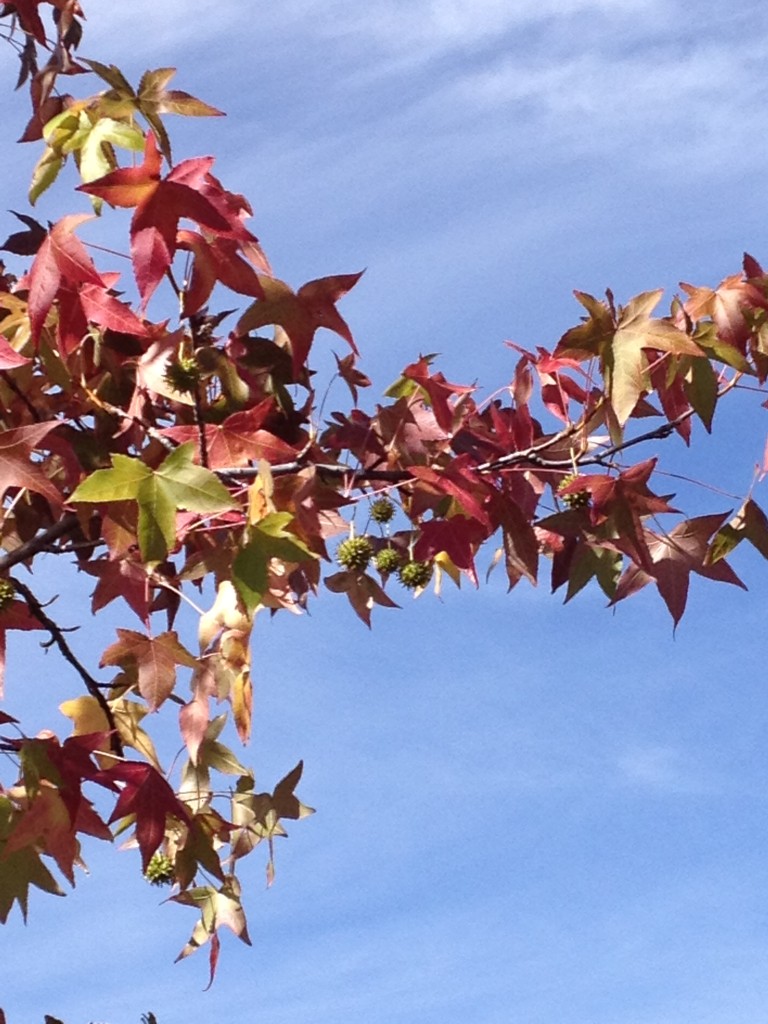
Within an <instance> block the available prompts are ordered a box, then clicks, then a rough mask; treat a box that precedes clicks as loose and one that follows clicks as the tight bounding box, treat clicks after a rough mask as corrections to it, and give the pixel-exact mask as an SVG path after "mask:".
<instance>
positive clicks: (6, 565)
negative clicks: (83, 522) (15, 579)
mask: <svg viewBox="0 0 768 1024" xmlns="http://www.w3.org/2000/svg"><path fill="white" fill-rule="evenodd" d="M79 525H80V520H79V519H78V517H77V516H76V515H75V514H74V512H68V513H67V514H66V515H65V516H62V518H61V519H59V520H58V522H55V523H54V524H53V526H49V527H48V529H47V530H43V531H42V533H38V534H36V535H35V536H34V537H31V538H30V539H29V540H26V541H24V543H23V544H20V545H19V546H18V547H17V548H14V550H13V551H9V552H8V553H7V554H5V555H2V557H0V574H3V573H6V572H7V571H8V570H9V569H11V568H12V567H13V566H14V565H18V564H19V563H20V562H26V561H27V559H28V558H33V557H34V556H35V555H38V554H40V552H41V551H50V548H51V544H52V543H53V541H55V540H58V539H59V538H60V537H66V536H68V535H69V534H70V533H74V532H75V531H76V530H77V529H78V527H79Z"/></svg>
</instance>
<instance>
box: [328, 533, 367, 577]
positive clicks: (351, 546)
mask: <svg viewBox="0 0 768 1024" xmlns="http://www.w3.org/2000/svg"><path fill="white" fill-rule="evenodd" d="M372 557H373V548H372V547H371V542H370V541H369V540H368V538H367V537H349V538H347V540H343V541H342V542H341V544H339V548H338V551H337V552H336V561H337V562H338V563H339V565H340V566H342V568H344V569H358V570H359V569H366V568H367V567H368V563H369V562H370V560H371V558H372Z"/></svg>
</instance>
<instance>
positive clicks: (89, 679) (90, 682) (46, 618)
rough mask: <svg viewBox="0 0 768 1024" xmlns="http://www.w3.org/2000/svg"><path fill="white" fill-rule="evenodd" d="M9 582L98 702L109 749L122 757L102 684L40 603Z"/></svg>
mask: <svg viewBox="0 0 768 1024" xmlns="http://www.w3.org/2000/svg"><path fill="white" fill-rule="evenodd" d="M11 582H12V583H13V586H14V588H15V590H16V591H17V592H18V593H19V594H21V596H22V597H23V598H24V600H25V601H26V602H27V606H28V607H29V610H30V611H31V612H32V614H33V615H34V617H35V618H36V619H37V621H38V622H39V623H40V624H41V625H42V626H43V627H44V628H45V629H46V630H47V631H48V632H49V633H50V634H51V639H52V640H53V642H54V643H55V644H56V646H57V647H58V649H59V652H60V653H61V656H62V657H63V658H64V659H65V661H68V662H69V664H70V665H71V666H72V668H74V670H75V672H77V674H78V675H79V676H80V678H81V679H82V680H83V682H84V683H85V688H86V689H87V691H88V693H90V695H91V696H92V697H93V698H94V699H95V700H96V701H97V702H98V704H99V707H100V708H101V710H102V711H103V712H104V714H105V715H106V718H107V722H108V723H109V728H110V734H111V735H110V747H111V749H112V750H113V751H114V752H115V753H116V754H117V755H118V757H122V756H123V745H122V743H121V741H120V735H119V733H118V731H117V723H116V722H115V716H114V715H113V714H112V709H111V708H110V706H109V704H108V703H107V699H106V697H105V696H104V694H103V693H102V692H101V690H102V684H100V683H98V682H97V681H96V680H95V679H94V678H93V676H92V675H91V674H90V672H88V670H87V669H86V668H85V666H84V665H83V664H82V663H81V662H80V661H79V659H78V658H77V657H76V656H75V654H74V653H73V651H72V648H71V647H70V646H69V644H68V643H67V639H66V637H65V636H64V630H63V629H62V627H61V626H59V625H58V624H57V623H55V622H54V621H53V619H52V618H51V617H50V615H48V613H47V612H46V611H45V609H44V608H43V606H42V604H41V603H40V601H39V600H38V599H37V598H36V597H35V595H34V594H33V593H32V591H31V590H30V589H29V587H28V586H27V585H26V584H25V583H22V582H21V580H18V579H16V578H11Z"/></svg>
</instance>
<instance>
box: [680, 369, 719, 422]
mask: <svg viewBox="0 0 768 1024" xmlns="http://www.w3.org/2000/svg"><path fill="white" fill-rule="evenodd" d="M683 386H684V388H685V397H686V398H687V399H688V401H689V402H690V403H691V405H692V406H693V408H694V410H695V412H696V415H697V416H698V417H699V419H700V420H701V422H702V423H703V424H704V427H705V428H706V430H707V433H710V432H711V430H712V418H713V416H714V415H715V406H716V405H717V374H716V373H715V371H714V369H713V368H712V364H711V363H710V361H709V360H708V359H692V360H691V368H690V371H689V375H688V379H687V380H686V381H685V382H684V385H683Z"/></svg>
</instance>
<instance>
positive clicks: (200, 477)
mask: <svg viewBox="0 0 768 1024" xmlns="http://www.w3.org/2000/svg"><path fill="white" fill-rule="evenodd" d="M194 452H195V444H194V442H193V441H188V442H187V443H186V444H182V445H179V447H178V448H176V449H175V450H174V451H172V452H171V454H170V455H169V456H168V458H167V459H166V460H165V462H163V464H162V466H160V467H159V468H158V469H157V470H156V471H155V476H156V477H158V478H159V479H160V480H162V481H163V482H164V483H166V484H167V485H168V493H169V494H171V495H172V496H173V500H174V501H175V502H176V507H177V508H183V509H186V510H187V512H199V513H200V514H201V515H204V514H205V513H206V512H209V513H215V512H224V511H226V510H227V509H234V508H238V507H239V506H238V503H237V502H236V501H235V500H234V498H233V497H232V495H231V494H230V493H229V491H228V490H227V489H226V487H225V486H224V485H223V484H222V483H221V481H220V480H219V478H218V477H217V476H216V474H215V473H212V472H211V471H210V470H209V469H204V468H203V467H202V466H196V465H194V463H193V462H192V459H193V458H194Z"/></svg>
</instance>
